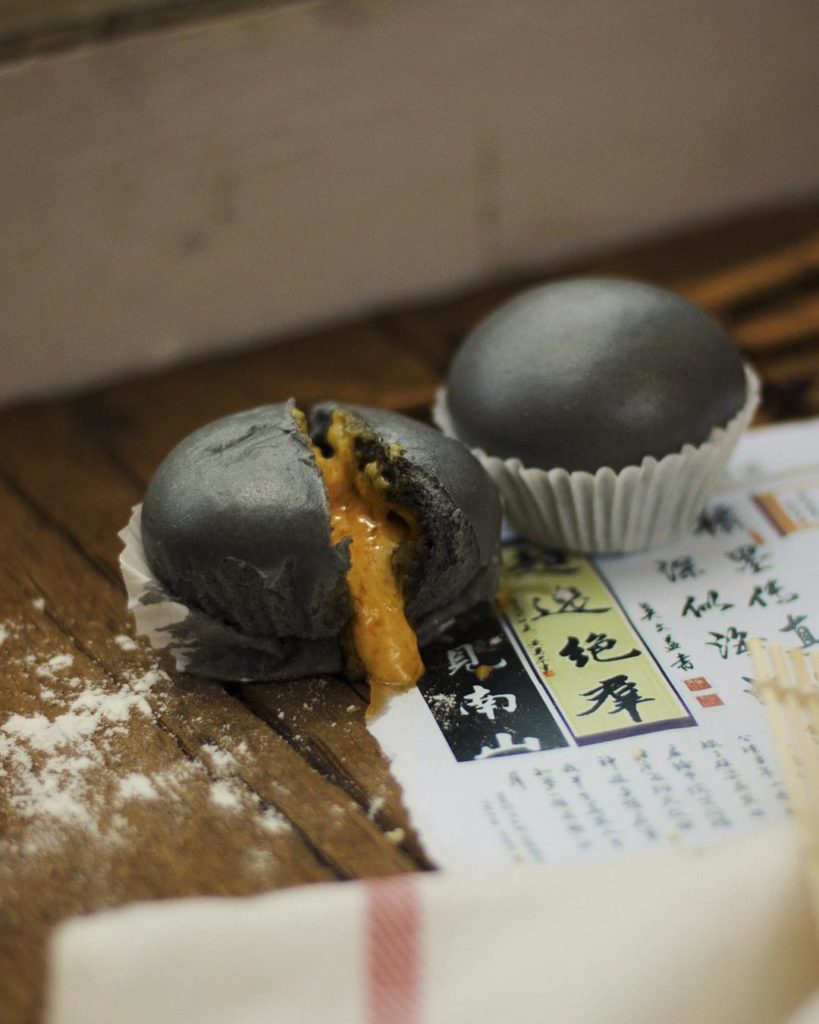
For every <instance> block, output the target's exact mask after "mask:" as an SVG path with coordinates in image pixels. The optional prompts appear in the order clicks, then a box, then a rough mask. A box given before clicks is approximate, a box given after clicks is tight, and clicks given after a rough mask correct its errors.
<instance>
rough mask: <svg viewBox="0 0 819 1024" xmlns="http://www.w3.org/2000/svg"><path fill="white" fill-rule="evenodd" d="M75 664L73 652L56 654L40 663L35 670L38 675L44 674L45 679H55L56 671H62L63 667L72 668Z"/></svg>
mask: <svg viewBox="0 0 819 1024" xmlns="http://www.w3.org/2000/svg"><path fill="white" fill-rule="evenodd" d="M73 664H74V655H73V654H55V655H54V657H53V658H49V659H48V661H45V662H43V664H42V665H38V666H37V668H36V669H35V671H36V673H37V675H38V676H42V677H43V678H45V679H53V678H54V674H55V673H56V672H62V671H63V669H66V668H71V666H72V665H73Z"/></svg>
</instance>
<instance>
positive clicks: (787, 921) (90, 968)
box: [47, 826, 819, 1024]
mask: <svg viewBox="0 0 819 1024" xmlns="http://www.w3.org/2000/svg"><path fill="white" fill-rule="evenodd" d="M817 954H819V945H817V938H816V934H815V930H814V923H813V920H812V917H811V910H810V901H809V897H808V891H807V887H806V882H805V881H804V879H803V876H802V873H801V869H800V867H799V863H798V860H797V856H796V851H795V847H794V841H793V837H792V832H791V829H790V828H789V827H788V826H783V827H779V828H776V829H773V830H769V831H766V832H762V833H758V834H756V835H754V836H752V837H750V838H747V839H743V840H739V841H734V842H731V843H728V844H726V845H723V846H719V847H714V848H711V849H709V850H706V851H677V852H673V853H669V854H663V855H659V856H654V857H644V858H639V859H637V858H635V859H628V860H625V859H624V860H621V861H616V862H613V863H606V864H595V865H588V866H560V867H521V868H517V869H511V870H507V871H503V872H497V873H491V874H468V875H405V876H397V877H394V878H389V879H383V880H377V881H370V882H349V883H338V884H322V885H314V886H309V887H303V888H298V889H291V890H287V891H284V892H281V893H274V894H271V895H267V896H261V897H253V898H248V899H216V898H214V899H192V900H178V901H172V902H166V903H154V904H141V905H135V906H132V907H128V908H126V909H123V910H116V911H106V912H104V913H101V914H97V915H93V916H91V917H87V918H83V919H77V920H74V921H70V922H68V923H66V924H64V925H63V926H62V927H60V928H59V929H58V931H57V932H56V935H55V938H54V941H53V944H52V949H51V964H50V986H49V993H48V995H49V1000H48V1003H49V1009H48V1016H47V1019H48V1022H49V1024H291V1022H292V1024H313V1022H316V1024H319V1022H321V1024H328V1022H332V1024H359V1022H362V1024H461V1022H463V1024H482V1022H488V1021H502V1022H507V1021H520V1022H524V1024H530V1022H539V1021H549V1022H550V1024H551V1022H555V1024H564V1022H566V1024H574V1022H577V1024H581V1022H582V1024H590V1022H591V1024H594V1022H598V1021H600V1022H605V1024H640V1022H644V1021H645V1022H662V1024H677V1022H679V1024H682V1022H686V1024H693V1022H696V1024H707V1022H711V1021H714V1022H719V1024H733V1022H736V1024H757V1022H758V1024H776V1022H780V1021H786V1020H789V1019H790V1020H791V1021H792V1024H797V1021H798V1024H817V1022H819V1004H817V1003H815V1002H814V1003H812V1004H811V1002H810V997H811V994H812V992H813V990H814V987H815V986H816V985H817V982H818V981H819V956H818V955H817Z"/></svg>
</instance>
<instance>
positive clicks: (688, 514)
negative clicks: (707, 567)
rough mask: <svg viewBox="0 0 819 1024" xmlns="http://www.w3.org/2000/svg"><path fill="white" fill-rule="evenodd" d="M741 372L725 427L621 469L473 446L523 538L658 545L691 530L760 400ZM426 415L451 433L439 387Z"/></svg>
mask: <svg viewBox="0 0 819 1024" xmlns="http://www.w3.org/2000/svg"><path fill="white" fill-rule="evenodd" d="M745 378H746V381H747V389H748V392H747V398H746V401H745V404H744V405H743V407H742V409H740V411H739V412H738V413H737V414H736V415H735V416H734V418H733V419H732V420H730V421H729V422H728V423H727V424H726V425H725V426H724V427H715V428H714V429H713V430H712V431H711V435H710V437H709V438H708V440H707V441H704V442H703V443H702V444H700V445H692V444H687V445H684V446H683V448H682V449H681V450H680V451H679V452H673V453H671V454H670V455H665V456H664V457H663V458H661V459H656V458H654V457H653V456H646V458H644V459H643V461H642V462H641V463H640V465H639V466H626V468H625V469H621V470H620V471H619V472H616V471H615V470H614V469H612V468H611V467H609V466H603V467H601V468H600V469H598V470H597V471H596V472H595V473H588V472H585V471H572V472H569V471H568V470H565V469H560V468H556V469H549V470H545V469H537V468H533V467H527V466H525V465H524V464H523V463H522V462H521V461H520V460H519V459H501V458H498V457H496V456H494V455H489V454H487V453H486V452H485V451H483V450H482V449H480V448H473V449H472V453H473V454H474V455H475V456H476V457H477V458H478V459H479V460H480V462H481V463H482V464H483V466H484V468H485V469H486V470H487V472H488V473H489V475H490V476H491V477H492V479H493V480H494V481H495V483H496V484H497V486H498V489H499V490H500V492H501V494H502V496H503V502H504V510H505V513H506V517H507V519H508V520H509V523H510V524H511V526H512V527H513V528H514V529H515V530H517V532H518V533H520V534H521V535H522V536H524V537H527V538H528V539H529V540H532V541H534V542H535V543H537V544H542V545H544V546H546V547H556V548H562V549H564V550H567V551H585V552H590V553H598V554H602V553H606V552H610V553H613V552H626V551H640V550H643V549H645V548H652V547H658V546H660V545H662V544H666V543H668V541H670V540H672V539H673V538H674V537H676V536H678V535H680V534H683V533H686V532H688V531H690V530H691V529H693V527H694V526H695V524H696V521H697V517H698V515H699V514H700V512H701V511H702V509H703V508H704V506H705V504H706V502H707V501H708V499H709V497H710V496H711V494H712V493H713V492H714V490H715V489H716V488H717V486H718V484H719V482H720V479H721V477H722V474H723V471H724V469H725V465H726V463H727V462H728V459H729V457H730V455H731V452H732V451H733V449H734V446H735V445H736V443H737V441H738V440H739V438H740V435H741V434H742V432H743V431H744V430H745V429H746V427H747V426H748V424H749V423H750V421H751V417H752V416H753V414H754V410H755V409H756V406H757V403H758V401H759V382H758V381H757V378H756V376H755V375H754V373H753V372H752V371H751V369H750V368H749V367H747V366H746V367H745ZM432 418H433V419H434V421H435V423H436V424H437V425H438V426H439V427H440V429H441V430H442V431H443V432H444V433H445V434H447V435H448V436H450V437H455V438H457V436H458V435H457V433H456V431H455V428H454V425H453V423H452V420H451V418H450V415H449V410H448V407H447V399H446V389H445V388H442V389H441V390H440V391H439V392H438V394H437V396H436V400H435V405H434V407H433V410H432Z"/></svg>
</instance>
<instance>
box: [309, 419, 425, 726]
mask: <svg viewBox="0 0 819 1024" xmlns="http://www.w3.org/2000/svg"><path fill="white" fill-rule="evenodd" d="M327 443H328V446H329V447H330V448H332V450H333V454H332V455H324V454H323V453H322V452H321V451H320V450H318V449H314V450H315V455H316V461H317V463H318V466H319V469H320V470H321V473H322V476H323V477H324V486H325V489H326V492H327V501H328V504H329V506H330V527H331V537H332V540H333V543H334V544H339V543H340V542H341V541H342V540H344V539H345V538H346V537H349V538H350V545H349V552H350V568H349V570H348V571H347V586H348V589H349V593H350V598H351V601H352V605H353V617H352V629H351V632H352V643H353V647H354V648H355V653H356V654H357V656H358V659H359V660H360V662H361V664H362V665H363V667H364V671H365V672H366V675H367V681H368V682H369V684H370V689H371V695H372V703H371V711H375V710H377V705H378V704H379V703H380V701H379V700H378V696H379V694H382V695H383V688H384V687H407V686H413V685H414V684H415V683H417V682H418V680H419V679H420V678H421V676H422V675H423V672H424V664H423V662H422V661H421V655H420V654H419V652H418V639H417V637H416V635H415V630H414V629H413V628H412V626H411V625H410V624H409V622H408V621H407V617H406V614H405V612H404V597H403V594H402V593H401V585H400V583H399V581H398V579H397V578H396V574H395V571H394V569H393V556H394V555H395V553H396V551H397V550H398V548H399V547H400V546H401V544H402V543H404V542H405V541H406V540H407V539H408V536H409V533H410V526H409V525H408V523H407V522H406V521H404V519H403V518H402V517H400V516H398V515H396V514H394V510H393V509H391V508H390V506H389V504H388V503H387V501H386V500H385V498H384V489H385V485H384V481H383V478H382V477H381V475H380V473H379V470H378V466H377V465H376V464H375V463H374V462H373V463H369V464H368V465H366V466H364V468H363V469H360V468H359V466H358V462H357V460H356V457H355V451H354V443H355V438H354V435H353V434H352V433H351V432H350V431H349V430H348V429H347V428H346V423H345V417H344V414H343V413H341V412H339V411H336V412H334V413H333V418H332V422H331V425H330V429H329V430H328V432H327Z"/></svg>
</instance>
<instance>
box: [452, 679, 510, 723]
mask: <svg viewBox="0 0 819 1024" xmlns="http://www.w3.org/2000/svg"><path fill="white" fill-rule="evenodd" d="M463 706H464V707H467V708H470V709H472V710H474V711H476V712H477V713H478V714H479V715H486V717H487V718H488V719H489V720H490V721H491V722H494V721H495V712H496V711H498V710H500V711H515V710H516V708H517V706H518V702H517V699H516V698H515V695H514V694H513V693H491V692H490V691H489V690H487V688H486V687H485V686H479V685H478V684H477V683H476V684H475V685H474V686H473V687H472V692H471V693H468V694H467V695H466V697H464V699H463Z"/></svg>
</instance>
